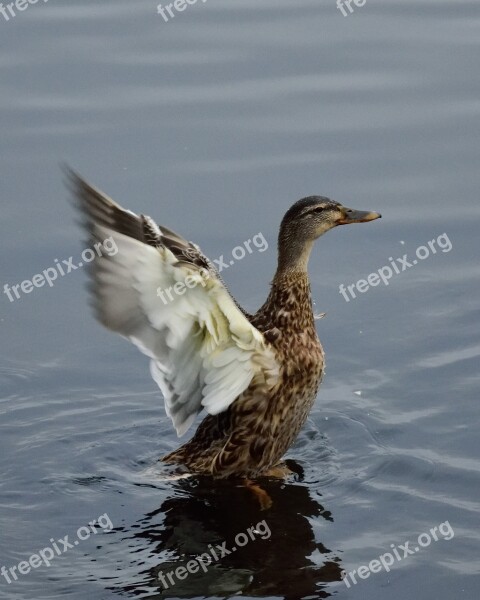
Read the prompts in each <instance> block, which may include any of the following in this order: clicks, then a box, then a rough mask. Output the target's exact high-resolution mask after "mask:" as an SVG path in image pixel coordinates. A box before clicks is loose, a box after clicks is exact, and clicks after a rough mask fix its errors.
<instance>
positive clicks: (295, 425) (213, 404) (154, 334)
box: [68, 171, 381, 481]
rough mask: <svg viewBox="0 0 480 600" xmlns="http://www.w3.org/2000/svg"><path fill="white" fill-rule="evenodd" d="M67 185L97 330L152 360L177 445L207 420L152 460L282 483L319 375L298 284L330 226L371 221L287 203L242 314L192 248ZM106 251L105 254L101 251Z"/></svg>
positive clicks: (307, 201) (313, 204)
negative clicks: (258, 288) (273, 258)
mask: <svg viewBox="0 0 480 600" xmlns="http://www.w3.org/2000/svg"><path fill="white" fill-rule="evenodd" d="M68 179H69V183H70V186H71V189H72V191H73V196H74V201H75V204H76V206H77V207H78V208H79V209H80V211H81V213H82V215H83V223H84V226H85V228H86V230H87V233H88V237H89V244H90V247H92V248H93V247H95V248H96V249H97V254H101V256H97V258H96V259H95V261H94V262H92V263H91V268H90V277H91V291H92V297H93V306H94V310H95V314H96V317H97V319H98V320H99V321H100V322H101V323H102V324H103V325H104V326H105V327H108V328H109V329H111V330H113V331H116V332H117V333H120V334H121V335H122V336H124V337H126V338H128V339H129V340H130V341H131V342H133V343H134V344H135V345H136V346H137V347H138V348H139V349H140V350H141V351H142V352H143V353H144V354H146V355H147V356H148V357H149V358H150V371H151V374H152V377H153V379H154V380H155V381H156V383H157V384H158V386H159V388H160V390H161V392H162V394H163V397H164V401H165V409H166V413H167V415H168V416H169V417H170V419H171V420H172V423H173V426H174V427H175V429H176V431H177V434H178V436H179V437H180V436H182V435H184V434H185V433H186V431H187V430H188V429H189V427H190V426H191V425H192V424H193V422H194V420H195V418H196V416H197V415H198V413H199V412H201V411H202V410H204V411H205V412H206V413H207V414H206V416H205V418H204V419H203V420H202V422H201V423H200V425H199V426H198V429H197V430H196V432H195V434H194V435H193V437H192V438H191V439H190V440H189V441H188V442H186V443H185V444H183V445H182V446H180V447H179V448H178V449H177V450H175V451H173V452H170V453H169V454H167V455H166V456H164V457H163V459H162V460H163V461H164V462H166V463H174V464H178V465H183V467H184V468H186V469H187V470H188V472H190V473H199V474H209V475H213V476H214V477H219V478H225V477H231V476H235V477H241V478H245V479H246V480H250V481H251V480H252V479H255V478H258V477H260V476H264V475H279V474H280V473H282V472H283V470H282V469H283V463H281V459H282V457H283V455H284V454H285V452H286V451H287V449H288V448H289V447H290V446H291V445H292V443H293V442H294V440H295V438H296V437H297V435H298V433H299V431H300V429H301V427H302V425H303V424H304V423H305V420H306V419H307V416H308V414H309V412H310V409H311V408H312V404H313V402H314V400H315V398H316V395H317V391H318V388H319V385H320V382H321V379H322V375H323V371H324V353H323V349H322V346H321V344H320V341H319V339H318V336H317V332H316V329H315V322H314V314H313V310H312V299H311V294H310V282H309V277H308V273H307V264H308V260H309V257H310V253H311V250H312V247H313V244H314V242H315V240H316V239H317V238H318V237H320V236H321V235H323V234H324V233H326V232H327V231H328V230H329V229H333V228H334V227H336V226H338V225H346V224H349V223H364V222H367V221H373V220H374V219H378V218H379V217H380V216H381V215H380V214H378V213H376V212H366V211H357V210H352V209H350V208H345V207H344V206H343V205H342V204H340V203H338V202H335V201H333V200H330V199H329V198H326V197H323V196H310V197H308V198H303V199H302V200H299V201H298V202H296V203H295V204H293V206H292V207H291V208H290V209H289V210H288V211H287V212H286V214H285V216H284V217H283V220H282V222H281V225H280V233H279V237H278V267H277V270H276V273H275V276H274V278H273V282H272V284H271V290H270V294H269V296H268V298H267V300H266V302H265V303H264V304H263V306H262V307H261V308H260V309H259V310H258V311H257V312H256V313H255V314H254V315H250V314H248V313H247V312H245V311H244V310H243V309H242V308H241V307H240V306H239V304H238V303H237V302H236V301H235V299H234V298H233V297H232V295H231V294H230V292H229V291H228V289H227V287H226V285H225V283H224V282H223V280H222V278H221V277H220V275H219V273H218V272H217V270H216V269H215V267H214V266H213V265H212V263H211V262H210V261H209V259H208V258H207V257H206V256H205V255H204V254H203V253H202V252H201V250H200V248H199V247H198V246H197V245H196V244H194V243H193V242H189V241H187V240H186V239H184V238H183V237H182V236H181V235H179V234H177V233H175V232H173V231H172V230H170V229H167V228H166V227H164V226H163V225H157V224H156V223H155V222H154V221H153V219H151V218H150V217H148V216H145V215H137V214H135V213H133V212H130V211H129V210H125V209H123V208H122V207H121V206H119V205H118V204H117V203H115V202H114V201H113V200H111V199H110V198H108V197H107V196H106V195H104V194H103V193H102V192H100V191H99V190H98V189H96V188H94V187H93V186H91V185H90V184H88V183H87V182H86V181H84V180H83V179H82V178H81V177H79V176H78V175H77V174H75V173H73V172H71V171H69V172H68ZM107 240H108V247H109V248H110V250H111V249H112V247H113V246H112V244H114V247H115V252H105V251H104V252H101V249H102V247H107ZM98 249H100V252H98ZM175 286H177V287H175ZM167 289H173V290H178V292H177V293H176V295H175V296H174V297H173V299H172V301H170V302H168V303H165V301H164V300H165V297H164V298H163V300H162V299H161V298H160V297H159V294H160V292H161V291H162V290H167Z"/></svg>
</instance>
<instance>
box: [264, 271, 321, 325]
mask: <svg viewBox="0 0 480 600" xmlns="http://www.w3.org/2000/svg"><path fill="white" fill-rule="evenodd" d="M264 310H265V312H266V313H267V314H268V316H269V318H270V322H271V323H272V324H273V325H274V326H275V327H278V328H279V329H280V330H288V329H290V330H292V331H306V330H309V329H315V323H314V317H313V308H312V297H311V292H310V279H309V277H308V273H307V270H306V269H296V270H288V271H285V270H282V269H278V270H277V272H276V274H275V277H274V279H273V282H272V288H271V290H270V294H269V296H268V298H267V301H266V303H265V306H264Z"/></svg>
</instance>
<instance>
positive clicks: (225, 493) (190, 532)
mask: <svg viewBox="0 0 480 600" xmlns="http://www.w3.org/2000/svg"><path fill="white" fill-rule="evenodd" d="M289 466H290V468H292V470H294V471H296V472H298V470H299V466H298V465H296V464H295V463H293V462H292V461H289ZM261 485H262V487H263V489H265V490H266V491H267V492H268V494H269V495H270V497H271V499H272V500H273V505H272V507H271V508H270V509H268V510H264V511H262V510H260V506H259V504H258V502H256V500H255V498H254V496H253V495H252V494H251V492H250V491H249V490H248V489H247V488H245V487H243V486H240V485H238V484H235V483H232V482H228V481H216V482H213V481H212V479H210V478H203V477H201V478H195V479H193V478H192V479H184V480H181V481H178V482H175V484H173V487H174V488H175V491H176V496H175V497H170V498H168V499H167V500H166V501H165V502H163V504H162V505H161V507H160V508H159V509H158V510H156V511H154V512H152V513H149V514H147V515H145V517H144V519H142V521H141V523H140V526H139V527H138V529H139V530H138V531H137V533H135V534H134V535H135V537H136V538H142V539H143V540H149V542H150V544H151V547H150V548H149V550H150V551H151V554H153V555H158V559H159V560H158V564H157V565H156V566H155V567H153V568H151V569H150V570H149V571H148V579H149V581H148V583H147V586H148V587H152V588H155V589H152V590H151V591H152V596H149V597H156V598H160V597H162V598H168V597H180V598H194V597H198V596H220V597H228V596H231V595H232V594H235V593H238V594H242V595H245V596H258V597H264V596H276V597H281V598H286V599H292V600H293V599H295V600H300V599H301V598H311V597H312V596H313V597H315V598H326V597H328V596H330V594H329V593H328V592H327V591H326V589H325V588H326V585H325V584H327V583H328V582H331V581H339V580H340V579H341V568H340V559H339V558H338V556H337V555H336V554H335V552H334V551H332V550H329V549H328V548H326V547H325V546H324V545H323V544H322V543H321V542H318V541H316V540H315V536H314V532H313V530H312V525H311V521H312V520H313V519H325V520H327V521H333V518H332V515H331V514H330V512H328V511H326V510H325V509H324V508H323V507H322V506H321V505H320V504H319V503H318V502H317V501H316V500H315V499H314V498H312V496H311V492H310V490H309V488H308V486H307V485H305V484H303V483H301V481H290V482H283V481H276V480H262V482H261ZM233 548H235V550H233ZM201 555H203V557H202V556H201ZM210 557H211V558H210ZM187 565H188V567H187ZM144 574H145V573H144ZM145 583H146V582H145V581H144V584H143V585H142V586H141V587H142V591H143V592H145ZM128 591H129V592H132V591H135V590H133V589H132V586H129V590H128ZM136 591H137V592H139V591H140V590H136ZM143 597H144V596H143Z"/></svg>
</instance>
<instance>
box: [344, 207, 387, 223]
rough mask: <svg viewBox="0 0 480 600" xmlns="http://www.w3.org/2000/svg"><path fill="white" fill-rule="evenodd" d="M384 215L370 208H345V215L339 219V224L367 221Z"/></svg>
mask: <svg viewBox="0 0 480 600" xmlns="http://www.w3.org/2000/svg"><path fill="white" fill-rule="evenodd" d="M381 217H382V215H381V214H380V213H377V212H371V211H368V210H353V209H352V208H346V209H345V216H344V217H343V218H342V219H340V220H339V221H337V223H338V225H349V224H350V223H367V222H368V221H375V219H380V218H381Z"/></svg>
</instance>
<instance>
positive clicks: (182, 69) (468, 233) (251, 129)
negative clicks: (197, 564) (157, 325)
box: [0, 0, 480, 600]
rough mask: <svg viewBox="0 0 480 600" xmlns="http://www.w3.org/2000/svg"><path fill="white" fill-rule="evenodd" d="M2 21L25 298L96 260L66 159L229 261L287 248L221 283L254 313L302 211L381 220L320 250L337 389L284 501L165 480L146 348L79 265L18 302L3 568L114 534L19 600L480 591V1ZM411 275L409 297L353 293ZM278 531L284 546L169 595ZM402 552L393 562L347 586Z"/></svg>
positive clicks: (392, 289) (69, 6)
mask: <svg viewBox="0 0 480 600" xmlns="http://www.w3.org/2000/svg"><path fill="white" fill-rule="evenodd" d="M0 28H1V40H2V48H3V52H2V54H1V57H0V69H1V77H0V86H1V92H2V93H1V96H0V118H1V120H2V126H1V131H2V135H1V139H0V149H1V163H0V165H1V166H0V173H1V179H0V181H1V183H0V185H1V189H2V213H1V214H2V218H1V223H2V244H3V252H2V256H1V258H0V261H1V271H0V272H1V283H2V287H3V285H4V284H5V283H8V284H9V285H10V286H12V285H15V284H19V283H21V282H22V281H24V280H26V279H31V278H32V277H33V275H34V274H36V273H40V272H41V271H43V270H44V269H46V268H48V267H51V266H54V265H55V264H56V263H55V262H54V260H55V259H58V260H59V261H60V262H61V261H62V260H67V259H68V258H69V257H70V256H73V257H74V258H75V260H76V261H77V259H78V257H79V255H80V253H81V251H82V249H83V248H84V246H82V244H81V234H80V232H79V230H78V228H77V226H76V225H75V223H74V218H73V214H72V210H71V207H70V206H69V205H68V203H67V202H66V192H65V189H64V187H63V183H62V178H61V174H60V170H59V168H58V165H59V163H60V162H62V161H68V162H69V163H70V164H71V165H72V166H74V167H75V168H76V169H78V170H79V171H80V172H81V173H82V174H83V175H84V176H86V177H87V178H88V179H89V180H91V181H92V182H94V183H95V184H97V185H98V186H100V187H101V188H103V189H104V190H105V191H106V192H107V193H109V194H110V195H112V196H113V197H114V198H116V199H117V200H118V201H119V202H121V203H123V204H124V205H126V206H128V207H130V208H132V209H133V210H135V211H137V212H144V213H146V214H150V215H152V216H153V217H154V218H156V219H157V220H158V221H159V222H162V223H165V224H167V225H169V226H170V227H172V228H173V229H177V230H179V231H181V232H182V233H183V234H184V235H186V236H187V237H189V238H190V239H193V240H195V241H196V242H198V243H199V244H201V246H202V248H203V250H204V251H205V252H206V253H207V254H208V255H209V256H211V257H219V256H220V255H222V254H224V255H225V256H228V255H230V252H231V250H232V248H234V247H235V246H236V245H239V244H243V242H244V240H247V239H249V238H252V237H253V236H254V235H255V234H257V233H259V232H261V233H263V235H264V236H265V239H266V240H267V241H268V243H269V248H268V250H267V251H265V252H255V253H252V254H251V255H248V256H246V257H245V258H244V259H243V260H241V261H237V262H236V264H235V267H231V269H230V268H229V270H228V271H225V272H224V273H222V275H225V279H226V280H227V282H228V284H229V285H230V287H231V289H232V291H233V293H234V294H235V295H236V297H237V298H238V300H239V301H240V302H241V303H242V305H243V306H244V307H245V308H247V309H248V310H255V309H256V308H257V307H258V306H259V305H260V304H261V303H262V301H263V300H264V298H265V296H266V294H267V290H268V282H269V281H270V279H271V276H272V273H273V270H274V268H275V259H276V256H275V237H276V233H277V227H278V223H279V221H280V218H281V216H282V214H283V212H284V211H285V210H286V209H287V208H288V206H289V205H290V204H291V203H292V202H293V201H295V200H296V199H298V198H300V197H302V196H305V195H308V194H313V193H317V194H323V195H330V196H332V197H333V198H335V199H337V200H339V201H341V202H344V203H345V204H346V205H347V206H349V205H350V206H352V207H354V208H359V209H370V210H377V211H379V212H381V213H383V219H382V220H381V221H377V222H375V223H370V224H366V225H361V226H360V225H359V226H354V227H343V228H339V229H337V230H335V231H332V232H330V233H328V234H327V235H326V236H325V237H324V238H322V239H321V240H319V242H318V244H317V247H316V248H315V251H314V253H313V256H312V259H311V265H310V271H311V277H312V288H313V294H314V296H315V300H316V310H318V312H322V311H325V312H326V313H327V315H326V317H325V318H324V319H322V320H320V321H319V322H318V330H319V333H320V336H321V339H322V342H323V344H324V347H325V350H326V353H327V375H326V378H325V381H324V383H323V385H322V388H321V391H320V393H319V397H318V400H317V403H316V405H315V409H314V410H313V412H312V414H311V418H310V420H309V422H308V423H307V425H306V426H305V428H304V430H303V431H302V434H301V436H300V438H299V440H298V443H297V444H296V446H295V447H294V448H292V449H291V450H290V452H289V453H288V458H289V460H290V465H291V466H292V468H293V469H294V470H295V471H296V473H297V475H296V477H295V478H294V479H293V480H292V481H290V482H288V483H274V482H271V483H268V484H265V489H267V490H268V491H269V493H270V495H271V497H272V499H273V501H274V504H273V507H272V509H270V510H269V511H264V512H260V511H259V509H258V507H257V506H256V504H255V503H254V502H253V501H252V498H251V496H250V495H249V493H248V491H247V490H245V489H242V488H239V487H235V486H233V485H231V484H228V485H227V484H221V485H220V484H218V485H215V486H212V484H211V482H210V481H208V480H203V479H193V480H180V481H176V482H172V481H163V480H161V479H160V478H159V473H158V467H157V466H156V460H157V458H158V457H159V456H161V455H162V454H164V453H165V452H167V451H169V450H170V449H172V448H174V447H175V446H176V445H177V443H178V442H177V439H176V437H175V435H174V434H173V433H172V431H171V430H170V426H169V423H168V422H167V419H166V417H165V414H164V409H163V407H162V401H161V398H160V394H159V392H158V391H157V390H156V388H155V385H154V383H153V382H152V381H151V380H150V377H149V374H148V367H147V364H146V360H145V359H144V357H142V356H141V355H139V354H138V353H137V351H136V350H135V349H134V348H133V347H130V346H129V344H127V343H126V342H124V341H123V340H121V339H119V338H117V337H115V336H114V335H112V334H110V333H109V332H107V331H105V330H103V329H102V328H101V327H100V326H99V325H97V323H96V322H95V321H94V320H93V318H92V317H91V314H90V311H89V308H88V302H87V294H86V291H85V289H84V283H85V273H83V272H82V269H77V270H76V271H74V272H72V273H70V274H68V276H67V275H65V276H64V277H59V278H58V280H57V281H56V282H55V283H54V285H53V287H51V288H50V287H43V288H38V289H37V288H35V289H34V290H33V291H31V292H30V293H29V294H22V295H21V298H20V299H16V300H15V301H14V302H9V300H8V298H7V296H6V295H5V294H1V296H2V298H1V299H0V325H1V331H2V340H3V344H2V351H1V358H2V361H1V367H0V380H1V396H0V398H1V399H0V413H1V420H0V448H1V454H0V456H1V459H0V460H1V471H2V478H1V481H0V506H1V510H0V531H1V536H0V539H1V542H0V567H1V566H2V565H3V566H6V567H7V568H9V567H12V566H14V565H18V563H19V562H20V561H22V560H25V559H28V558H29V557H30V556H31V555H32V554H34V553H38V551H39V550H41V549H43V548H45V547H47V546H50V547H51V548H52V547H53V546H52V545H53V543H54V542H55V543H56V544H57V546H58V547H59V550H62V546H61V545H60V542H58V540H59V539H62V538H64V537H65V536H66V535H69V538H68V540H69V543H72V542H73V540H76V541H79V540H78V539H76V532H77V530H78V528H79V527H81V526H85V525H87V527H88V522H92V521H93V520H94V519H98V518H99V517H101V516H102V515H103V520H102V521H101V522H102V523H103V524H104V527H103V529H101V528H100V529H98V531H97V529H95V531H97V533H93V532H92V530H91V529H90V533H89V535H88V536H87V534H86V533H85V530H81V531H83V534H82V535H83V536H84V537H88V539H85V540H82V541H79V543H78V545H77V546H74V547H72V548H68V550H66V551H65V552H63V551H62V552H61V555H60V556H58V555H57V556H56V557H55V558H54V559H53V560H52V561H51V566H49V567H48V568H47V567H46V566H39V567H37V568H35V569H31V570H30V572H29V573H26V574H23V575H18V580H17V581H15V580H12V582H11V583H10V584H8V583H7V580H6V578H5V577H4V576H1V575H0V598H8V599H22V600H23V599H27V598H34V599H35V600H46V599H53V598H69V599H72V600H73V599H75V600H76V599H83V598H95V599H102V600H103V599H107V598H114V597H127V598H128V597H132V598H133V597H136V598H160V597H182V598H202V597H208V598H212V597H222V598H225V597H240V594H241V597H264V598H292V599H295V600H296V599H299V598H326V597H329V596H334V597H336V598H342V599H343V598H353V599H357V598H358V599H362V600H363V598H369V599H370V600H376V599H379V600H380V599H382V600H383V599H384V598H385V597H388V598H389V600H397V599H402V600H403V599H404V598H405V597H415V598H428V599H431V598H435V599H436V600H444V599H447V598H448V599H450V598H462V599H465V600H473V599H475V598H477V597H478V591H477V590H478V585H479V577H478V575H479V562H478V555H479V533H478V511H479V508H480V502H479V496H480V494H479V492H480V483H479V470H480V469H479V466H478V465H479V462H478V458H479V443H478V430H479V425H480V418H479V410H478V391H479V375H478V358H479V355H480V344H479V337H478V322H479V312H480V311H479V308H478V293H479V281H480V272H479V267H478V257H479V246H478V228H479V224H480V220H479V216H480V212H479V209H478V183H479V181H478V159H479V151H478V150H479V149H478V138H479V131H478V130H479V119H478V117H479V113H480V101H479V99H478V98H479V88H480V84H479V68H478V52H479V39H480V38H479V33H480V14H479V10H478V4H477V3H476V2H468V1H466V2H462V3H459V2H454V0H443V1H441V2H439V1H437V2H433V1H426V0H416V1H415V2H411V1H407V0H401V1H400V0H392V1H390V2H388V3H382V2H380V1H375V0H368V2H367V3H366V5H365V6H363V7H355V10H354V12H353V13H352V14H351V15H349V16H348V17H343V16H342V15H341V13H340V11H339V10H337V8H336V5H335V2H334V1H333V0H328V1H327V0H323V1H320V0H297V1H296V2H290V1H287V0H275V1H273V0H268V1H266V0H265V1H264V2H262V3H261V5H259V3H258V2H253V0H242V1H240V0H229V2H228V3H225V2H223V3H221V2H220V1H219V0H208V2H206V3H197V4H196V5H192V6H188V7H187V9H186V10H185V11H184V12H181V13H178V14H177V15H176V16H175V17H174V18H173V19H170V20H169V21H168V22H165V21H164V20H163V19H162V17H161V16H160V15H158V14H156V3H155V2H153V0H137V1H136V2H135V3H132V2H127V1H123V0H116V1H115V2H113V0H103V2H102V3H101V5H100V4H99V3H98V2H94V1H93V0H90V1H87V0H84V1H80V0H70V2H68V3H60V2H57V1H56V0H50V1H49V2H48V3H41V2H39V3H37V4H36V5H29V6H28V10H27V9H26V10H24V11H22V12H20V11H18V14H17V15H16V16H15V17H14V18H11V19H10V20H9V21H8V22H7V21H6V20H5V19H4V18H2V17H1V16H0ZM442 234H445V235H444V236H443V237H441V238H440V237H439V236H442ZM447 239H448V241H449V242H450V244H451V248H450V250H447V248H448V243H446V241H447ZM431 240H440V242H439V243H443V249H442V248H441V247H440V246H439V243H437V245H436V249H437V252H436V253H435V254H434V253H433V251H431V249H430V250H429V247H428V242H429V241H431ZM419 246H426V249H427V252H428V256H425V250H421V251H420V255H421V256H423V258H421V259H420V258H418V259H416V260H417V264H416V265H412V266H411V267H408V268H405V270H404V271H401V272H400V273H399V274H397V273H394V272H393V267H392V266H391V259H392V260H393V259H394V260H395V264H396V265H397V267H398V268H399V270H401V269H402V268H403V267H402V261H398V260H397V259H401V258H402V257H403V256H404V254H407V261H408V262H412V260H413V259H415V251H416V249H417V248H418V247H419ZM422 253H423V254H422ZM389 266H390V268H391V269H392V276H391V278H390V279H389V280H388V285H385V284H384V283H383V282H380V283H377V285H375V286H371V287H370V288H369V289H368V290H367V291H364V292H359V291H358V290H357V291H356V296H357V297H356V298H352V296H351V295H347V299H348V301H347V299H345V298H344V296H343V295H342V294H341V293H340V292H339V286H340V285H341V284H343V285H344V286H345V287H346V289H347V290H348V286H349V285H350V286H352V285H353V284H356V282H357V281H358V280H360V279H366V278H367V277H368V276H369V275H370V274H372V273H375V272H377V274H378V270H379V269H381V268H383V267H389ZM383 273H386V274H388V271H386V270H384V271H383ZM373 281H375V279H373ZM359 285H360V287H361V288H362V285H364V284H361V283H360V284H359ZM351 289H353V291H354V292H355V289H356V288H351ZM362 289H364V288H362ZM107 517H108V519H107ZM262 521H265V524H266V525H267V526H268V528H269V531H270V536H269V537H268V538H266V536H264V538H265V539H263V538H262V537H260V536H257V537H256V538H255V540H252V539H250V540H249V542H248V543H247V544H246V545H245V546H244V547H242V548H240V547H239V548H238V551H236V552H235V553H232V554H230V555H226V556H224V557H223V558H221V559H219V560H218V561H216V562H215V564H212V565H211V567H210V568H209V569H207V570H206V571H207V572H204V571H203V570H202V571H201V572H199V573H196V574H192V575H189V576H188V577H187V578H185V579H182V580H179V579H178V580H177V581H176V583H175V585H170V587H169V588H168V589H165V587H164V586H163V585H162V584H161V582H160V580H159V573H160V572H161V573H163V574H164V576H165V574H166V573H168V572H171V571H172V570H175V569H177V568H178V567H179V566H182V565H184V564H185V563H186V561H188V560H189V559H191V557H192V556H196V555H198V554H202V553H204V552H208V548H209V544H210V545H212V548H215V546H216V545H220V546H221V545H222V543H224V542H226V543H227V545H226V548H231V547H232V545H233V544H234V540H235V537H236V536H237V534H239V533H242V532H246V531H247V530H248V528H249V527H252V526H253V527H255V526H257V525H258V524H259V523H262ZM446 522H448V524H449V525H450V526H451V528H452V531H453V532H454V535H453V537H452V535H451V534H450V533H449V531H450V530H449V528H448V526H447V525H446V524H445V523H446ZM109 523H111V527H110V525H109ZM442 523H443V524H444V525H443V527H442V528H441V529H437V530H436V532H437V533H436V535H437V538H438V541H434V540H433V538H432V534H431V533H429V532H430V530H431V529H433V528H435V527H437V528H438V527H439V526H440V525H441V524H442ZM261 528H262V525H260V529H261ZM257 529H258V527H257ZM263 531H266V530H265V529H264V530H263ZM441 531H442V532H443V533H442V534H441V533H440V532H441ZM87 533H88V531H87ZM420 534H428V535H429V536H430V543H428V544H426V546H425V547H424V548H420V546H419V544H418V542H417V539H418V536H419V535H420ZM448 538H451V539H448ZM50 540H53V541H50ZM56 540H57V541H56ZM421 540H422V542H424V543H426V542H427V541H428V538H426V537H425V536H424V537H422V538H421ZM406 542H410V546H409V548H410V549H411V548H414V547H415V546H418V547H419V551H418V552H414V555H410V554H409V555H408V556H407V557H405V558H403V554H404V551H403V550H402V549H400V546H404V545H405V543H406ZM394 550H397V552H398V553H399V556H400V557H401V558H402V560H398V559H397V558H396V557H395V558H394V564H393V565H392V566H391V567H389V568H390V571H389V572H387V571H386V570H385V569H384V568H382V570H381V571H380V572H377V573H374V572H368V574H367V575H366V572H365V571H364V570H361V573H362V574H363V576H366V578H365V579H363V578H361V577H359V576H358V574H357V575H356V580H357V583H356V584H354V583H353V582H352V581H351V580H350V579H349V580H347V582H350V588H348V586H347V584H346V583H345V582H342V581H341V580H340V578H341V572H342V570H346V571H347V572H351V571H352V570H354V569H355V570H356V571H358V569H359V567H361V566H362V565H369V563H371V561H374V560H375V559H378V557H379V556H380V555H384V554H385V553H387V552H390V553H393V552H394ZM392 556H393V554H392ZM384 560H385V561H387V562H388V561H389V559H388V558H385V559H384ZM23 569H25V567H23ZM375 569H376V566H375V563H373V568H372V570H375ZM354 577H355V575H354ZM167 583H168V579H167Z"/></svg>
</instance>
